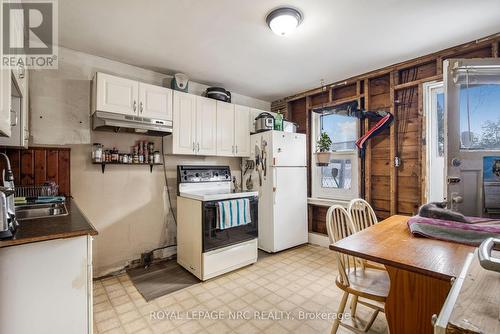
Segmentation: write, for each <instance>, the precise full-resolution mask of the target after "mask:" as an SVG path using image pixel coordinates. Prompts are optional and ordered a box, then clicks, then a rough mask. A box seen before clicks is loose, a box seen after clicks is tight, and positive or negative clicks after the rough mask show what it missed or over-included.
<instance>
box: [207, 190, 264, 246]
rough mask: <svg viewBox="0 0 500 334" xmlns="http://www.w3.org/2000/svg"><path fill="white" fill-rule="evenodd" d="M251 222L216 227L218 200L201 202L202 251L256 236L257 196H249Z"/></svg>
mask: <svg viewBox="0 0 500 334" xmlns="http://www.w3.org/2000/svg"><path fill="white" fill-rule="evenodd" d="M248 199H249V200H250V217H251V220H252V221H251V223H249V224H246V225H242V226H236V227H230V228H226V229H224V230H221V229H218V228H217V219H218V213H217V211H218V210H217V203H218V202H219V201H209V202H203V253H206V252H209V251H211V250H214V249H218V248H223V247H227V246H231V245H234V244H238V243H241V242H243V241H247V240H252V239H255V238H257V237H258V231H257V230H258V227H257V226H258V216H259V214H258V210H259V199H258V197H249V198H248Z"/></svg>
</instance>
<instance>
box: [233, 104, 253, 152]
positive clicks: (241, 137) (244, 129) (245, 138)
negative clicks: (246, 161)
mask: <svg viewBox="0 0 500 334" xmlns="http://www.w3.org/2000/svg"><path fill="white" fill-rule="evenodd" d="M234 146H235V155H236V156H237V157H248V156H250V108H249V107H244V106H239V105H235V106H234Z"/></svg>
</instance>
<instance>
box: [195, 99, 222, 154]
mask: <svg viewBox="0 0 500 334" xmlns="http://www.w3.org/2000/svg"><path fill="white" fill-rule="evenodd" d="M196 151H197V154H201V155H215V154H217V103H216V101H215V100H214V99H209V98H206V97H202V96H197V98H196Z"/></svg>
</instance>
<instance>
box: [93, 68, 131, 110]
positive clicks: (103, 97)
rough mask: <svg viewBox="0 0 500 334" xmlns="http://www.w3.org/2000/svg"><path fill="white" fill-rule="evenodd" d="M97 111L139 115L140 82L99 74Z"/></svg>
mask: <svg viewBox="0 0 500 334" xmlns="http://www.w3.org/2000/svg"><path fill="white" fill-rule="evenodd" d="M96 80H97V91H96V94H97V96H96V110H98V111H107V112H113V113H117V114H128V115H137V108H138V105H137V104H138V98H139V82H137V81H134V80H129V79H124V78H120V77H115V76H113V75H109V74H104V73H97V79H96Z"/></svg>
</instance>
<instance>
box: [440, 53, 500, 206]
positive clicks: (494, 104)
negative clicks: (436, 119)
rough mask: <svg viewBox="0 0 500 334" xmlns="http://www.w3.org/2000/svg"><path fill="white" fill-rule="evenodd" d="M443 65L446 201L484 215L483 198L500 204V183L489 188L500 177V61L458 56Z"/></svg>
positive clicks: (451, 204)
mask: <svg viewBox="0 0 500 334" xmlns="http://www.w3.org/2000/svg"><path fill="white" fill-rule="evenodd" d="M444 69H445V75H444V86H445V97H446V99H445V133H446V136H445V142H446V148H447V152H446V164H447V168H446V171H447V182H448V187H447V199H448V202H449V203H450V206H451V208H453V209H455V210H458V211H460V212H462V213H463V214H465V215H469V216H482V215H484V213H485V208H484V203H485V202H488V201H491V200H492V199H493V203H500V182H497V183H496V185H495V182H493V184H492V185H488V186H486V182H489V180H490V179H492V181H494V179H495V178H497V179H499V181H500V113H499V112H498V105H499V102H498V101H500V59H494V58H490V59H454V60H449V61H446V62H445V63H444ZM496 161H498V163H496ZM483 166H484V167H485V168H483ZM483 175H486V176H487V178H486V179H484V181H485V184H484V185H483ZM484 196H486V198H484ZM497 206H498V205H497ZM492 209H494V208H492ZM498 209H500V207H499V208H497V210H498ZM486 211H489V210H488V208H486Z"/></svg>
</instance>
